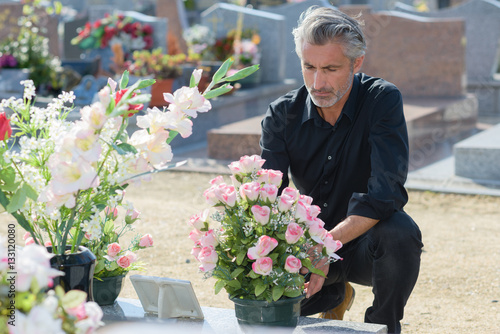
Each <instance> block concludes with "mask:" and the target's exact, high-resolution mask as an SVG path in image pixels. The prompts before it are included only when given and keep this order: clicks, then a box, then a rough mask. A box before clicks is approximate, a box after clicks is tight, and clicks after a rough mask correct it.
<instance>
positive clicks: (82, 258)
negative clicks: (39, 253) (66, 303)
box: [47, 246, 96, 301]
mask: <svg viewBox="0 0 500 334" xmlns="http://www.w3.org/2000/svg"><path fill="white" fill-rule="evenodd" d="M69 249H71V246H66V250H69ZM47 250H48V251H49V253H52V247H50V246H49V247H47ZM95 262H96V257H95V255H94V254H93V253H92V252H91V251H90V250H89V249H88V248H86V247H83V246H80V247H79V248H78V251H77V252H76V253H70V254H63V255H61V254H56V255H54V256H53V257H52V258H51V259H50V265H51V267H52V268H55V269H57V270H60V271H62V272H64V276H59V277H56V278H54V286H56V285H60V286H62V287H63V289H64V291H66V292H68V291H70V290H73V289H76V290H81V291H84V292H85V293H87V300H88V301H92V300H93V296H92V279H93V277H94V269H95Z"/></svg>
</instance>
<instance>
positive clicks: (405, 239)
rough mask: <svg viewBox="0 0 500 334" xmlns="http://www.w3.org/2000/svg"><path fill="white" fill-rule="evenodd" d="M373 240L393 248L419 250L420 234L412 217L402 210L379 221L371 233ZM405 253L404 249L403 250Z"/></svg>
mask: <svg viewBox="0 0 500 334" xmlns="http://www.w3.org/2000/svg"><path fill="white" fill-rule="evenodd" d="M371 238H372V240H373V242H375V243H376V244H380V245H386V246H388V247H394V248H395V249H398V250H399V251H401V250H411V251H417V252H420V250H421V248H422V246H423V244H422V234H421V232H420V229H419V228H418V226H417V224H416V223H415V222H414V221H413V219H412V218H411V217H410V216H409V215H408V214H406V213H405V212H402V211H397V212H395V213H394V214H393V215H392V216H391V217H389V218H387V219H384V220H381V221H379V222H378V223H377V224H376V225H375V226H374V228H373V231H372V233H371ZM403 252H404V253H405V251H403Z"/></svg>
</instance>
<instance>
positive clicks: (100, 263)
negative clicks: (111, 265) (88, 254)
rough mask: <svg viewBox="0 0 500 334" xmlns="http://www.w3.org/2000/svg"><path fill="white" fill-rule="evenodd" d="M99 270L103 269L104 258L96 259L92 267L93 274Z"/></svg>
mask: <svg viewBox="0 0 500 334" xmlns="http://www.w3.org/2000/svg"><path fill="white" fill-rule="evenodd" d="M101 270H104V259H102V260H100V261H97V264H96V265H95V269H94V274H97V273H98V272H100V271H101Z"/></svg>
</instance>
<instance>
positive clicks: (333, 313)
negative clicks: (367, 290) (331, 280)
mask: <svg viewBox="0 0 500 334" xmlns="http://www.w3.org/2000/svg"><path fill="white" fill-rule="evenodd" d="M355 295H356V291H354V288H353V287H352V286H351V285H350V284H349V283H348V282H346V283H345V297H344V300H343V301H342V303H340V305H339V306H337V307H335V308H332V309H331V310H328V311H326V312H321V313H320V314H319V318H321V319H334V320H343V319H344V313H345V311H349V310H350V309H351V306H352V303H353V302H354V296H355Z"/></svg>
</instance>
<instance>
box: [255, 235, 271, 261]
mask: <svg viewBox="0 0 500 334" xmlns="http://www.w3.org/2000/svg"><path fill="white" fill-rule="evenodd" d="M277 246H278V241H277V240H276V239H274V238H271V237H270V236H268V235H263V236H261V237H260V238H259V240H258V241H257V244H256V245H255V246H254V247H250V248H249V249H248V252H247V256H248V258H249V259H250V260H256V259H260V258H261V257H264V256H266V255H268V254H269V253H271V252H272V251H273V249H275V248H276V247H277Z"/></svg>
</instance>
